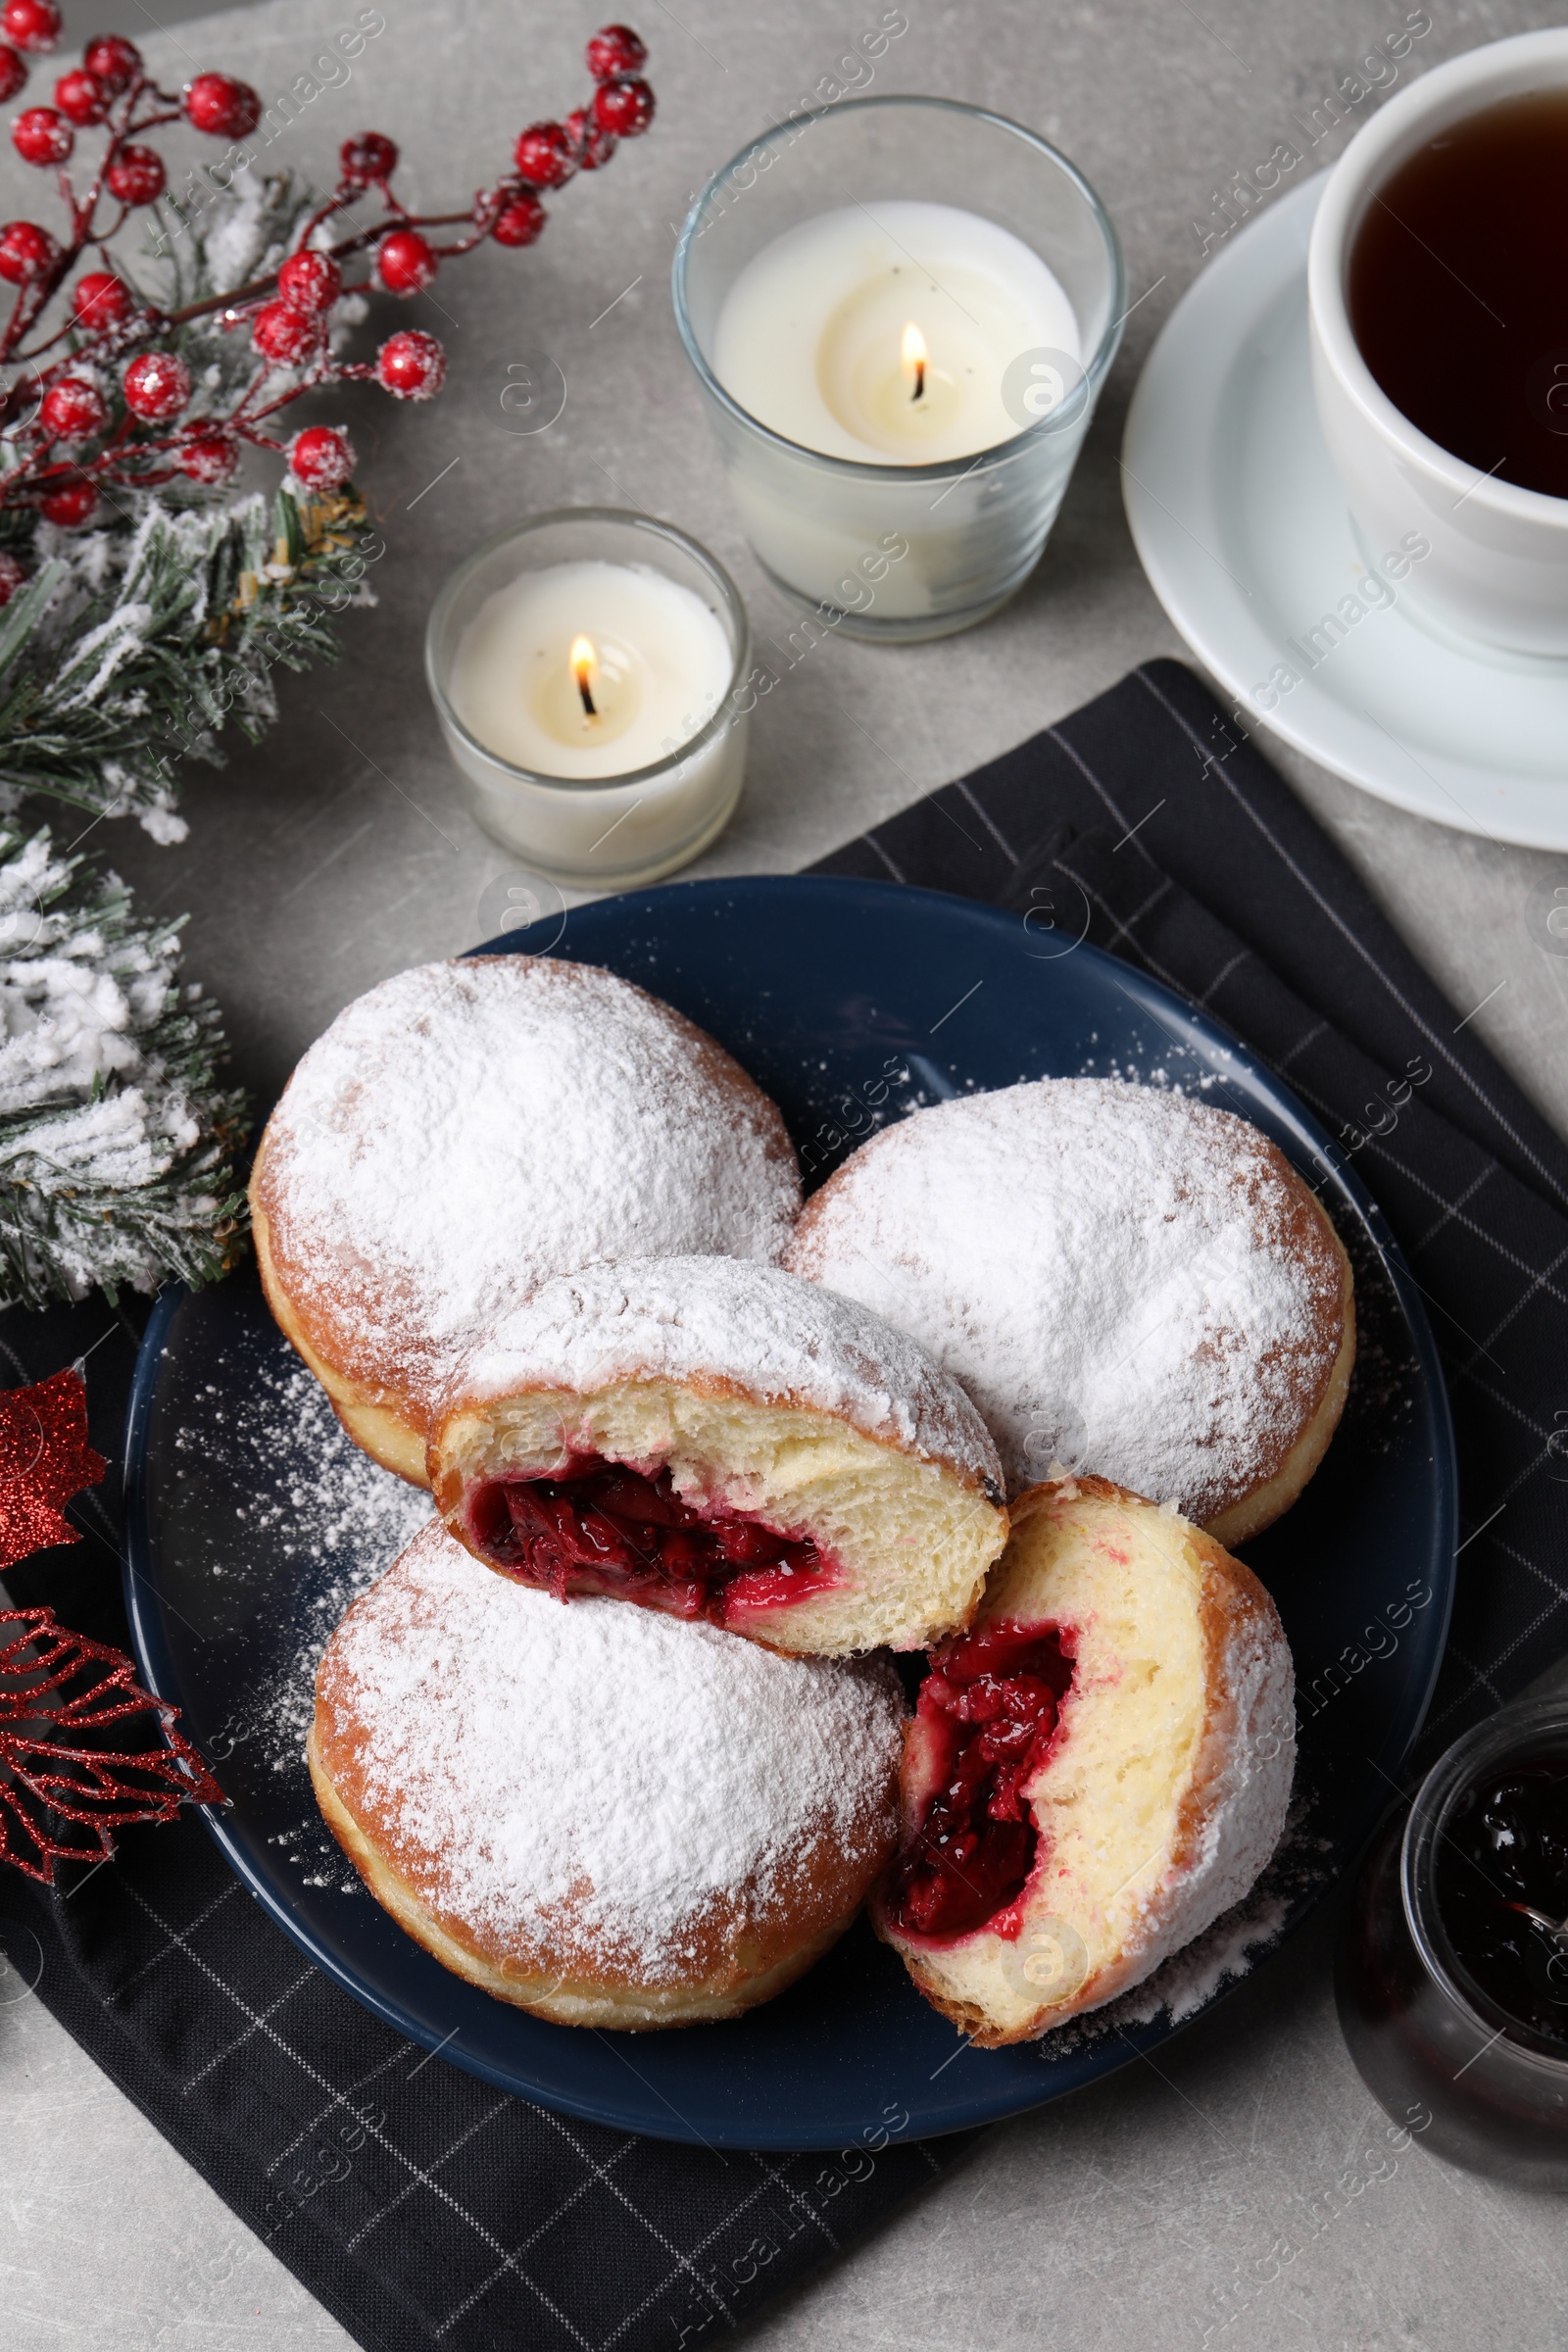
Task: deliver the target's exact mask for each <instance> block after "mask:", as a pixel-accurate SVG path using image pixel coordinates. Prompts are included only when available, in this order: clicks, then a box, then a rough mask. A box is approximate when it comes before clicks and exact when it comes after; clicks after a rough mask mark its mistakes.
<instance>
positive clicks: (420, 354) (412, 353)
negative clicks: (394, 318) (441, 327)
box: [375, 326, 447, 400]
mask: <svg viewBox="0 0 1568 2352" xmlns="http://www.w3.org/2000/svg"><path fill="white" fill-rule="evenodd" d="M446 372H447V355H446V353H445V352H444V351H443V350H442V348H441V346H440V344H439V343H438V342H437V341H436V339H435V337H434V335H425V334H421V333H420V332H419V329H418V328H417V326H410V327H405V328H404V330H403V332H402V333H401V334H398V335H393V336H391V337H390V338H389V339H388V340H387V341H386V342H385V343H383V344H382V346H381V348H380V350H379V351H378V352H377V353H376V357H375V373H376V379H377V381H378V382H379V383H380V384H381V385H382V387H383V388H384V389H385V390H386V391H388V392H390V393H391V394H392V397H393V399H394V400H433V399H434V398H435V395H436V394H437V393H438V392H439V391H440V389H441V386H442V384H443V383H444V382H445V380H446Z"/></svg>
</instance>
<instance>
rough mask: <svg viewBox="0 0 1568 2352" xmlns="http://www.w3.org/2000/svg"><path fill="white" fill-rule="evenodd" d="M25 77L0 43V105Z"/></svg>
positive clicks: (13, 56)
mask: <svg viewBox="0 0 1568 2352" xmlns="http://www.w3.org/2000/svg"><path fill="white" fill-rule="evenodd" d="M26 78H27V69H26V67H25V64H24V63H23V61H22V59H21V58H20V57H19V56H18V55H17V53H16V51H15V50H14V49H7V48H6V47H5V46H4V44H3V43H0V106H3V105H4V104H5V102H6V100H7V99H8V98H14V97H15V96H16V94H17V92H18V91H19V90H20V89H21V87H22V85H23V83H24V82H25V80H26ZM12 560H13V561H14V559H12Z"/></svg>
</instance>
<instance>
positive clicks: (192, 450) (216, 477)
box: [174, 433, 239, 490]
mask: <svg viewBox="0 0 1568 2352" xmlns="http://www.w3.org/2000/svg"><path fill="white" fill-rule="evenodd" d="M174 464H175V465H176V466H178V467H179V470H180V472H181V473H186V474H189V476H190V478H191V480H192V481H193V482H204V483H205V484H206V485H207V487H208V488H209V489H213V490H216V489H220V488H221V486H222V484H223V483H224V482H226V481H228V480H229V479H230V477H231V476H232V474H233V471H234V468H235V466H237V465H238V464H239V451H238V450H237V449H236V448H235V446H234V444H233V442H232V441H231V440H230V439H229V438H228V435H227V434H226V433H194V434H193V435H192V436H191V438H190V439H189V440H188V441H183V442H181V444H180V446H179V448H178V449H176V450H175V452H174Z"/></svg>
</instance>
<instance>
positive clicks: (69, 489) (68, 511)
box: [38, 473, 98, 531]
mask: <svg viewBox="0 0 1568 2352" xmlns="http://www.w3.org/2000/svg"><path fill="white" fill-rule="evenodd" d="M97 504H98V492H97V490H96V488H95V487H94V485H93V484H92V483H91V482H89V481H88V479H87V477H86V475H85V474H82V473H74V474H70V475H68V476H67V478H66V479H65V480H64V481H62V482H57V483H56V485H55V487H54V488H53V489H52V490H49V491H46V492H45V493H44V495H43V497H42V498H40V499H39V501H38V512H39V514H40V515H42V516H43V518H44V520H45V522H58V523H60V524H61V525H62V526H63V528H65V529H66V530H68V531H69V530H71V529H73V527H74V525H75V524H76V523H78V522H85V521H86V519H87V517H88V515H90V514H91V513H92V511H93V509H94V507H96V506H97Z"/></svg>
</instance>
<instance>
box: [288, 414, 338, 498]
mask: <svg viewBox="0 0 1568 2352" xmlns="http://www.w3.org/2000/svg"><path fill="white" fill-rule="evenodd" d="M288 466H289V471H290V473H292V474H293V476H294V479H295V480H296V481H297V482H303V483H304V485H305V487H306V489H307V490H341V489H342V487H343V485H344V483H345V482H346V481H349V480H351V479H352V477H353V473H354V444H353V442H352V441H351V440H350V439H349V437H348V435H347V433H345V432H341V431H340V430H339V429H338V428H337V427H336V426H335V425H330V424H310V425H307V426H306V428H305V430H304V432H303V433H296V434H295V436H294V438H293V440H292V441H291V442H290V443H289V445H288Z"/></svg>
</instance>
